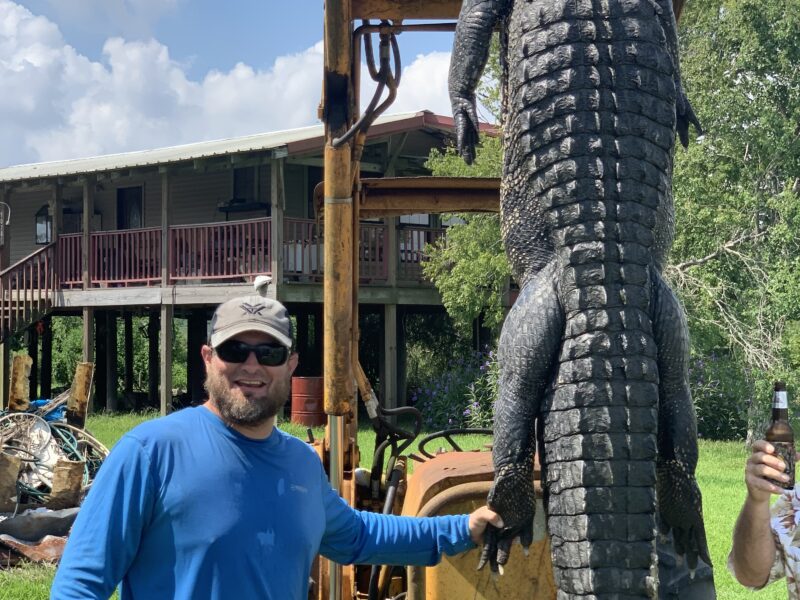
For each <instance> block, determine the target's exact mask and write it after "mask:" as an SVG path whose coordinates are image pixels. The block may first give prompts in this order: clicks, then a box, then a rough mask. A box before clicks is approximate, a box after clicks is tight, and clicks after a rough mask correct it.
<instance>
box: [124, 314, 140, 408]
mask: <svg viewBox="0 0 800 600" xmlns="http://www.w3.org/2000/svg"><path fill="white" fill-rule="evenodd" d="M122 323H123V344H122V345H123V357H124V361H125V365H124V367H123V373H124V375H123V382H124V383H123V389H124V393H125V400H127V401H128V402H131V401H132V400H133V315H132V314H131V313H130V311H127V310H126V311H125V312H124V313H122ZM134 408H135V409H136V410H140V409H141V406H135V407H134Z"/></svg>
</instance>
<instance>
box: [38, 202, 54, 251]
mask: <svg viewBox="0 0 800 600" xmlns="http://www.w3.org/2000/svg"><path fill="white" fill-rule="evenodd" d="M52 241H53V218H52V217H51V216H50V211H49V210H48V208H47V206H43V207H42V208H40V209H39V210H38V212H37V213H36V243H37V244H49V243H50V242H52Z"/></svg>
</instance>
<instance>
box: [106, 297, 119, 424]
mask: <svg viewBox="0 0 800 600" xmlns="http://www.w3.org/2000/svg"><path fill="white" fill-rule="evenodd" d="M106 353H107V358H106V410H109V411H112V412H114V411H116V410H117V408H119V404H118V398H117V382H118V379H119V366H118V364H119V363H118V360H117V311H115V310H109V311H106Z"/></svg>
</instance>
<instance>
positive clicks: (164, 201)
mask: <svg viewBox="0 0 800 600" xmlns="http://www.w3.org/2000/svg"><path fill="white" fill-rule="evenodd" d="M170 183H171V182H170V174H169V170H164V171H163V172H162V173H161V285H163V286H167V285H169V217H170V210H169V209H170V206H169V204H170V203H169V196H170Z"/></svg>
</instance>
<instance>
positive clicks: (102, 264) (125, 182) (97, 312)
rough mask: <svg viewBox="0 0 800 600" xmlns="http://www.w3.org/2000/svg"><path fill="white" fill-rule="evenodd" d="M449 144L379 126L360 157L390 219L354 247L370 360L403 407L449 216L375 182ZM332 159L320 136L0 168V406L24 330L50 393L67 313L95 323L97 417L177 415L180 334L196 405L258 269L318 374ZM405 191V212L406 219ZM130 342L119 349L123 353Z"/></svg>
mask: <svg viewBox="0 0 800 600" xmlns="http://www.w3.org/2000/svg"><path fill="white" fill-rule="evenodd" d="M452 135H453V122H452V119H451V118H449V117H442V116H437V115H434V114H432V113H429V112H418V113H406V114H399V115H392V116H385V117H381V118H379V119H378V120H377V121H376V122H375V124H373V126H372V127H371V128H370V129H369V135H368V137H367V140H366V144H365V147H364V152H363V155H362V157H361V171H360V173H361V177H362V178H364V181H365V182H366V183H365V185H364V189H365V190H366V189H369V188H370V186H371V187H372V188H373V189H374V190H375V193H376V196H381V195H383V197H384V200H385V202H384V204H383V206H384V208H383V209H376V210H374V211H372V212H370V211H368V210H362V213H361V216H362V217H364V218H363V219H362V220H361V225H360V228H359V237H358V250H357V252H358V270H359V303H360V313H361V314H362V315H372V316H373V317H374V319H373V320H374V321H375V322H378V323H380V324H382V340H379V341H377V343H376V340H374V339H373V340H370V342H371V343H372V344H373V346H378V348H379V352H378V353H377V355H378V356H376V357H373V360H374V361H376V362H377V363H379V369H380V372H381V375H382V376H381V377H380V380H381V384H382V385H381V388H382V389H381V390H380V392H381V393H380V396H381V398H382V399H383V402H384V403H385V405H387V406H395V405H397V404H398V402H401V398H402V395H403V387H404V384H403V381H404V375H403V365H404V341H403V335H402V332H403V326H402V323H403V317H404V315H405V314H406V313H407V312H408V311H416V310H439V311H440V310H442V309H441V301H440V298H439V295H438V293H437V291H436V289H435V288H434V287H433V286H432V285H431V284H430V283H429V282H427V281H426V280H425V278H424V276H423V274H422V271H421V267H420V263H421V262H422V261H423V260H424V256H423V249H424V247H425V245H426V244H427V243H429V242H432V241H434V240H435V239H437V238H438V237H439V236H441V235H443V232H444V229H443V227H442V222H441V219H440V218H439V216H438V215H433V214H420V213H416V214H414V208H413V207H414V202H415V201H416V202H417V205H425V204H426V201H425V200H424V198H427V199H428V200H431V201H435V196H437V191H436V190H435V189H434V190H430V189H426V188H425V185H427V184H425V185H423V186H415V185H411V188H410V189H409V188H408V186H407V185H405V186H404V185H403V184H402V183H401V184H398V185H399V188H398V187H397V186H395V185H390V184H385V183H384V184H381V182H380V181H378V182H375V181H374V178H386V179H382V180H381V181H384V182H389V181H390V179H388V178H392V177H401V176H402V177H415V176H424V175H428V174H429V173H428V171H427V170H426V168H425V166H424V164H425V161H426V159H427V157H428V155H429V153H430V150H431V149H432V148H443V147H444V146H445V145H446V144H447V143H448V142H449V141H450V140H451V138H452ZM322 150H323V128H322V126H321V125H320V126H313V127H306V128H301V129H293V130H288V131H278V132H273V133H265V134H258V135H250V136H246V137H239V138H231V139H226V140H219V141H211V142H199V143H194V144H187V145H183V146H177V147H171V148H160V149H156V150H147V151H140V152H129V153H125V154H115V155H108V156H98V157H93V158H85V159H76V160H65V161H56V162H48V163H38V164H30V165H22V166H14V167H8V168H4V169H0V211H2V214H1V215H0V217H2V218H0V268H2V272H1V273H0V337H2V339H1V340H0V342H2V344H1V346H0V347H1V348H2V353H1V355H0V370H2V382H3V386H2V394H3V404H2V405H3V406H5V403H6V399H7V395H8V394H7V386H8V365H9V353H10V347H11V343H10V342H11V339H12V337H13V336H17V338H16V339H17V340H20V339H23V338H24V343H27V344H28V347H29V349H30V352H31V354H32V357H33V358H34V368H33V372H32V375H31V383H32V385H31V395H32V396H34V397H49V396H50V395H51V393H52V389H51V388H52V379H51V359H52V358H51V357H52V336H51V334H50V333H51V323H52V320H53V319H58V318H61V317H64V316H82V317H83V319H82V323H83V360H85V361H92V362H94V363H95V367H96V368H95V390H94V408H95V409H101V408H103V407H107V408H110V409H116V408H121V407H130V408H142V407H143V406H145V405H150V406H153V407H155V408H158V409H160V411H161V412H162V413H164V412H167V411H169V410H170V409H171V408H172V407H174V392H175V390H174V389H173V387H174V386H173V382H172V369H171V367H172V362H173V360H172V348H173V338H174V333H175V330H176V326H180V327H185V328H186V332H187V333H186V340H187V357H188V358H187V365H186V368H187V385H186V387H187V389H186V390H183V396H182V398H183V400H184V401H190V402H198V401H200V400H202V398H203V396H204V390H203V378H204V372H203V365H202V361H201V359H200V346H201V345H202V344H203V343H205V341H206V334H207V324H208V320H209V318H210V316H211V313H212V311H213V309H214V307H215V306H216V304H218V303H219V302H221V301H224V300H226V299H228V298H230V297H232V296H235V295H240V294H245V293H248V292H250V291H251V290H252V289H253V288H252V282H253V280H254V278H255V277H256V276H258V275H270V276H271V278H272V284H271V285H270V287H269V291H268V293H269V295H270V296H271V297H276V298H278V299H279V300H281V301H282V302H283V303H285V304H286V305H287V306H288V307H289V310H290V312H291V313H292V314H293V315H295V316H296V318H297V335H296V337H297V344H298V351H299V352H300V354H301V365H302V369H303V370H302V371H301V374H305V375H312V376H313V375H321V369H322V365H321V360H322V359H321V357H322V304H321V303H322V297H323V293H322V273H323V248H324V246H323V244H324V240H325V236H324V223H323V222H321V221H320V220H319V219H318V218H317V211H316V203H317V202H318V200H319V191H317V195H316V196H315V190H317V189H318V184H320V182H321V181H322V180H323V173H322ZM369 182H372V183H369ZM490 187H491V186H490ZM452 191H453V190H449V192H450V197H451V198H452V197H453V194H452ZM464 191H465V192H467V190H464ZM473 192H474V193H477V194H479V195H480V194H483V196H481V197H480V198H477V200H476V201H477V202H479V203H480V202H484V203H485V202H486V201H487V200H486V198H489V200H488V202H489V203H490V204H491V202H492V200H491V199H492V198H494V202H495V204H496V196H497V190H496V189H489V190H486V189H482V190H477V191H475V190H473ZM466 195H467V196H469V195H470V194H469V193H468V192H467V193H466ZM445 196H447V194H444V195H443V196H442V197H445ZM398 197H405V198H406V199H407V200H408V203H407V205H408V206H409V207H411V208H409V209H407V210H398V209H397V208H396V205H397V202H395V201H393V200H392V198H395V199H396V198H398ZM420 197H424V198H423V201H422V202H421V203H420V202H419V199H420ZM387 199H388V200H387ZM415 199H416V200H415ZM401 203H402V201H401ZM387 207H390V208H387ZM391 207H395V208H394V209H391ZM442 208H443V209H446V208H447V202H446V201H445V202H444V203H443V204H442ZM9 217H10V218H9ZM133 317H139V318H142V317H144V319H145V322H146V323H147V325H146V331H144V332H142V333H144V334H146V337H147V338H148V343H149V368H148V376H147V377H148V381H149V385H148V390H147V391H144V392H141V393H140V394H138V395H136V394H131V392H132V380H133V349H132V346H133V344H132V337H133V335H134V334H135V333H136V334H139V332H138V331H136V332H134V331H132V319H133ZM180 320H185V322H184V323H182V322H181V321H180ZM379 327H380V326H379ZM20 334H24V336H23V338H20ZM118 335H119V337H120V338H121V339H124V340H125V342H124V343H122V344H121V346H122V348H124V350H123V351H122V352H121V353H120V354H119V355H118V353H117V338H118ZM140 335H141V334H140ZM121 383H124V384H123V385H120V384H121ZM118 390H125V391H127V392H128V394H125V393H124V392H123V393H122V394H119V393H118Z"/></svg>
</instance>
